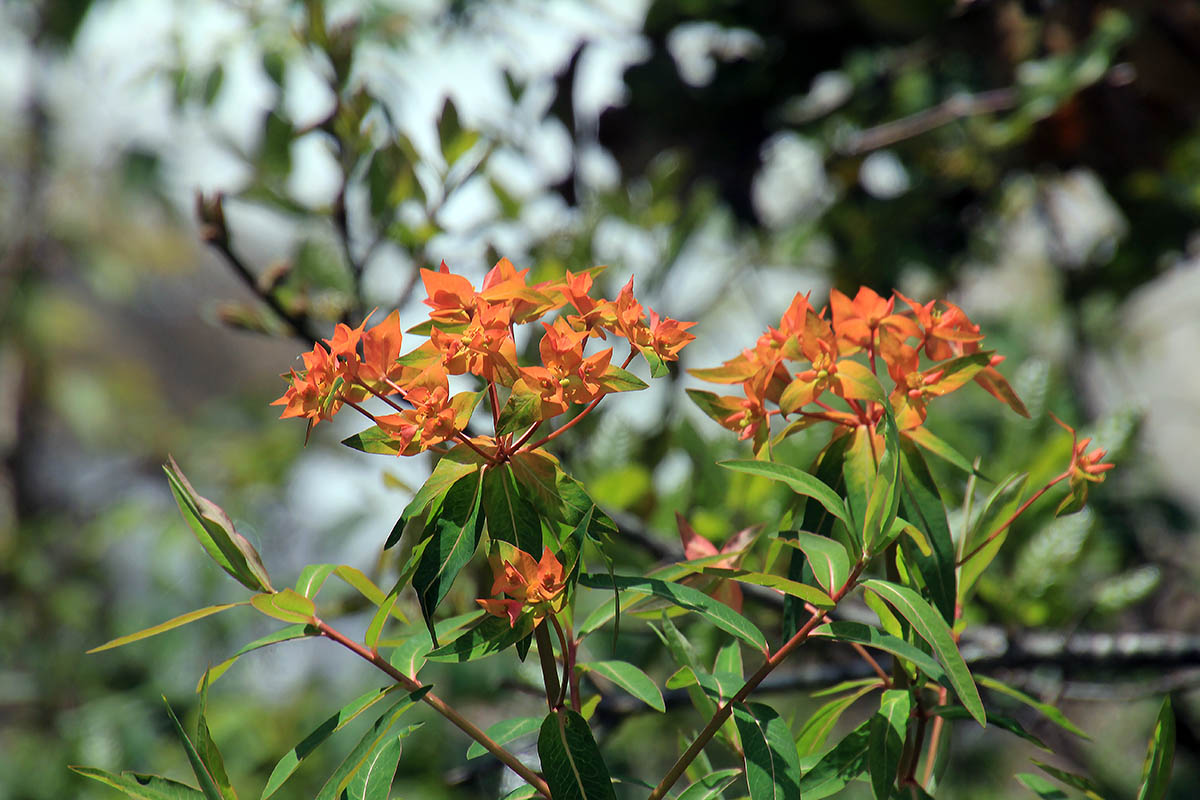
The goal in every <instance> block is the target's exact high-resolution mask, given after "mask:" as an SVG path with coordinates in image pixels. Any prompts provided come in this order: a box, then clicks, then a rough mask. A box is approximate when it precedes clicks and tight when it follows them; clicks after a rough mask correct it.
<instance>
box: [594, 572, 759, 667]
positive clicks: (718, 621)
mask: <svg viewBox="0 0 1200 800" xmlns="http://www.w3.org/2000/svg"><path fill="white" fill-rule="evenodd" d="M579 583H580V584H582V585H584V586H588V587H591V588H593V589H613V588H616V589H619V590H621V591H628V592H638V593H640V594H652V595H654V596H655V597H661V598H662V599H664V600H669V601H671V602H672V603H674V604H675V605H677V606H679V607H680V608H686V609H687V610H688V611H694V612H696V613H697V614H700V615H701V616H703V617H704V618H705V619H706V620H708V621H709V622H711V623H712V624H713V625H716V626H717V627H718V628H720V629H721V630H723V631H725V632H726V633H729V634H732V635H734V636H736V637H737V638H739V639H741V640H742V641H744V642H746V643H747V644H749V645H751V646H752V647H754V648H755V649H757V650H759V651H760V652H766V650H767V640H766V638H765V637H764V636H763V633H762V631H760V630H759V629H758V627H757V626H755V624H754V623H753V622H751V621H750V620H748V619H746V618H745V617H743V616H742V615H741V614H739V613H737V612H736V611H734V610H733V609H731V608H730V607H729V606H727V605H725V604H724V603H722V602H720V601H719V600H714V599H712V598H711V597H709V596H708V595H706V594H705V593H704V592H701V591H700V590H698V589H693V588H692V587H690V586H683V585H681V584H678V583H668V582H666V581H664V580H659V579H657V578H641V577H633V576H623V575H617V576H615V577H610V576H608V575H599V574H595V573H586V574H583V575H580V576H579Z"/></svg>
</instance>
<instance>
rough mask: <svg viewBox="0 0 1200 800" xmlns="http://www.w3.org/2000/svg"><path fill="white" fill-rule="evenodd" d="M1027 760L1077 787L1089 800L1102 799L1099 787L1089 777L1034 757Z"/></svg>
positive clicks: (1054, 776) (1074, 787) (1069, 784)
mask: <svg viewBox="0 0 1200 800" xmlns="http://www.w3.org/2000/svg"><path fill="white" fill-rule="evenodd" d="M1029 760H1030V761H1032V762H1033V764H1034V766H1036V767H1037V768H1038V769H1040V770H1041V771H1042V772H1045V773H1046V774H1047V775H1050V776H1051V777H1053V778H1056V779H1057V780H1060V781H1062V782H1063V783H1065V784H1066V785H1067V786H1070V787H1072V788H1073V789H1078V790H1079V791H1081V792H1083V793H1084V794H1085V795H1087V796H1088V798H1089V799H1090V800H1104V797H1103V795H1101V794H1100V787H1099V786H1097V785H1096V783H1095V781H1093V780H1092V779H1091V778H1087V777H1085V776H1083V775H1077V774H1076V773H1074V772H1068V771H1067V770H1065V769H1059V768H1058V767H1052V766H1050V765H1049V764H1046V763H1043V762H1041V761H1038V760H1037V759H1036V758H1031V759H1029Z"/></svg>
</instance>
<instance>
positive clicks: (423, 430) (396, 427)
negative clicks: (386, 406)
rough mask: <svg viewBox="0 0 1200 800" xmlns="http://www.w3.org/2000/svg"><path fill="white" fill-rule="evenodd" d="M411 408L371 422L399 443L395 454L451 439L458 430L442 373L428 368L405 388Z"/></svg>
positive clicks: (413, 451) (453, 408) (455, 416)
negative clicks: (398, 448) (399, 445)
mask: <svg viewBox="0 0 1200 800" xmlns="http://www.w3.org/2000/svg"><path fill="white" fill-rule="evenodd" d="M404 399H405V400H407V401H408V402H410V403H412V405H413V407H412V408H410V409H406V410H404V411H401V412H399V413H398V414H387V415H385V416H378V417H376V418H375V423H376V424H377V425H378V426H379V427H380V428H382V429H383V430H384V431H385V432H386V433H387V434H388V435H389V436H391V437H392V438H393V439H397V440H399V441H400V443H401V447H400V452H399V455H414V454H416V453H419V452H421V451H422V450H427V449H428V448H429V447H431V446H433V445H435V444H440V443H442V442H444V441H446V440H447V439H452V438H453V437H454V436H455V434H457V433H458V427H457V417H458V410H457V409H456V408H455V407H454V405H453V404H452V401H451V398H450V385H449V381H448V380H447V378H446V373H445V372H442V371H441V370H440V369H438V368H436V367H431V368H429V369H427V370H425V371H424V372H422V373H421V374H420V375H418V376H417V378H416V379H415V380H414V381H413V382H412V383H410V384H409V385H408V386H407V387H405V392H404Z"/></svg>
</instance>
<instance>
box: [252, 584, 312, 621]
mask: <svg viewBox="0 0 1200 800" xmlns="http://www.w3.org/2000/svg"><path fill="white" fill-rule="evenodd" d="M250 605H252V606H254V607H255V608H256V609H257V610H258V611H260V612H262V613H263V614H266V615H267V616H268V617H274V618H275V619H277V620H281V621H283V622H303V623H306V624H314V623H315V622H316V617H317V609H316V606H314V605H313V601H312V600H309V599H308V598H307V597H305V596H304V595H302V594H297V593H296V592H294V591H292V590H291V589H284V590H283V591H281V592H275V593H274V594H256V595H254V597H251V598H250Z"/></svg>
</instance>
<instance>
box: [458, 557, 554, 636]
mask: <svg viewBox="0 0 1200 800" xmlns="http://www.w3.org/2000/svg"><path fill="white" fill-rule="evenodd" d="M505 549H506V550H510V551H511V553H510V555H509V556H508V557H507V558H505V557H504V556H503V555H502V554H501V553H500V551H499V550H495V551H493V552H492V554H491V555H490V556H489V557H488V561H489V562H490V563H491V565H492V575H493V576H494V578H495V580H494V581H493V582H492V596H493V598H494V599H491V600H476V601H475V602H476V603H478V604H479V605H481V606H483V608H484V609H486V610H487V612H488V613H489V614H492V615H494V616H497V617H508V623H509V625H510V626H512V627H514V628H515V627H516V625H517V620H518V619H520V618H521V615H522V614H524V613H525V612H526V611H528V612H530V613H531V614H532V618H533V624H534V625H537V624H538V623H539V622H541V621H542V619H543V618H544V617H545V616H546V614H548V613H558V612H559V611H561V610H562V606H563V603H564V602H565V601H566V591H565V589H566V586H567V584H566V578H565V575H564V570H563V565H562V564H560V563H559V561H558V559H557V558H555V557H554V553H552V552H550V548H549V547H547V548H545V549H543V550H542V558H541V561H534V560H533V556H531V555H529V553H526V552H525V551H524V550H521V549H518V548H516V547H513V546H512V545H507V546H506V547H505ZM502 594H506V595H508V598H507V599H504V598H501V597H500V595H502Z"/></svg>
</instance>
